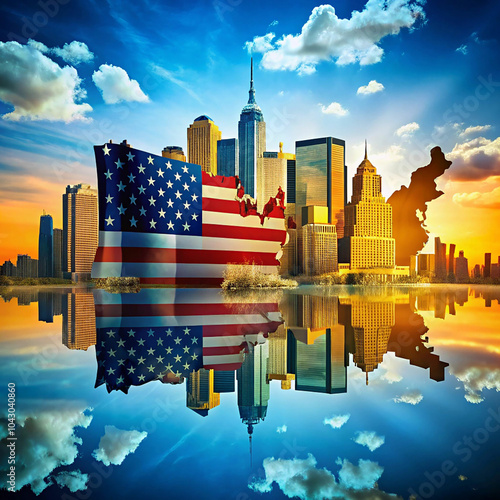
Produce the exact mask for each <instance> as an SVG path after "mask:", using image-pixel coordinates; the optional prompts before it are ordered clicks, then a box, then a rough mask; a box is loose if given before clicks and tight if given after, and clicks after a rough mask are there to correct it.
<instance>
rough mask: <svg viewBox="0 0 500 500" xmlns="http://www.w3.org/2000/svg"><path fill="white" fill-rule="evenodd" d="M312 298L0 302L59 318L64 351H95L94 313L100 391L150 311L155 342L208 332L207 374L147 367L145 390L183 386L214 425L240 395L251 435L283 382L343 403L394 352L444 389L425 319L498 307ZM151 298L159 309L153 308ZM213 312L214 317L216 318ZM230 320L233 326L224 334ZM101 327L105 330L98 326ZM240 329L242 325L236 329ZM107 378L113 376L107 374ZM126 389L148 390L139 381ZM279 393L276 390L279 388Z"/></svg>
mask: <svg viewBox="0 0 500 500" xmlns="http://www.w3.org/2000/svg"><path fill="white" fill-rule="evenodd" d="M309 290H310V291H306V292H305V293H300V292H303V290H299V293H297V291H291V292H286V293H284V294H283V296H282V299H281V300H280V301H279V307H278V301H277V299H276V295H275V296H274V297H273V298H272V299H269V300H267V301H266V300H265V299H263V298H262V296H259V297H258V300H254V299H253V298H252V295H250V296H248V297H246V298H245V299H243V300H238V301H235V303H231V299H230V298H229V299H228V298H227V297H226V298H224V297H223V296H222V295H220V292H219V291H218V290H203V291H196V293H201V295H199V296H198V297H193V296H192V292H193V291H189V290H184V291H175V290H166V289H157V290H148V291H146V294H145V295H147V296H148V298H149V300H147V301H146V303H142V304H141V300H138V298H139V297H140V296H141V295H140V294H108V293H106V292H103V291H95V292H94V293H95V294H97V295H96V297H100V299H98V300H97V301H96V305H95V306H94V295H93V294H92V293H91V292H90V293H89V291H88V290H85V289H82V288H74V289H71V290H68V289H66V290H63V291H61V292H56V293H53V292H52V291H48V290H38V291H37V290H15V291H12V292H10V294H4V295H3V298H4V300H10V299H11V298H13V297H17V299H18V304H19V305H28V304H30V303H31V302H38V313H39V314H38V317H39V320H40V321H45V322H52V321H53V316H57V315H62V342H63V344H64V345H66V346H67V347H68V348H70V349H87V348H88V347H89V346H90V345H93V344H95V342H96V337H95V335H96V328H95V316H96V312H97V319H98V328H97V341H98V344H99V349H98V351H97V357H98V362H99V363H100V365H105V368H106V371H104V370H101V371H100V372H99V376H98V379H100V380H98V383H97V385H99V383H106V385H107V386H108V390H116V389H120V388H121V387H119V375H118V374H117V376H116V377H114V378H113V375H114V374H113V372H112V370H113V368H112V365H111V364H109V363H110V362H113V361H114V359H113V358H114V357H115V356H113V355H111V356H109V355H108V356H107V358H108V359H105V358H103V357H102V354H101V353H102V352H103V351H104V352H109V350H110V349H113V347H110V346H109V345H107V344H106V338H104V337H109V335H106V332H108V331H109V329H110V328H114V326H113V325H115V326H116V325H118V324H119V325H122V324H123V325H124V328H127V330H126V331H125V333H126V335H124V336H123V337H120V338H123V339H124V341H125V339H126V337H127V338H128V337H129V335H128V333H127V332H128V330H129V328H128V326H127V324H130V322H132V323H133V322H134V321H136V320H141V318H142V320H141V321H140V323H141V324H144V326H146V324H145V323H144V321H145V320H146V318H147V317H148V314H151V310H150V311H149V313H148V314H145V313H144V312H143V308H144V307H145V306H146V307H149V308H152V310H155V311H156V313H155V315H156V316H155V321H156V323H154V325H153V327H154V328H153V329H154V331H155V339H156V341H157V340H158V339H161V338H162V336H165V337H166V336H167V327H168V324H169V322H170V323H172V322H173V323H175V324H176V326H177V327H179V328H180V327H182V326H183V324H185V323H186V321H185V320H186V317H188V316H189V317H190V318H191V320H196V321H197V322H198V324H199V325H201V330H200V331H201V335H200V336H199V339H200V341H201V343H202V348H201V350H199V351H198V352H199V354H201V356H202V358H203V361H202V364H199V365H197V366H196V368H197V369H196V370H194V371H193V370H192V369H191V368H192V367H193V368H194V365H192V366H188V367H186V368H185V369H182V370H181V371H179V370H177V372H175V371H170V370H169V366H168V365H166V366H165V367H160V368H162V370H159V371H158V373H156V366H155V367H154V369H153V370H152V371H150V367H151V366H152V365H151V364H147V365H146V366H145V367H144V368H145V369H146V370H147V371H150V373H151V376H150V377H148V378H147V380H143V381H142V383H145V382H148V381H151V380H158V379H159V380H161V381H162V382H164V383H183V382H184V379H186V406H187V407H189V408H191V409H192V410H193V411H195V412H197V413H198V414H200V415H207V414H208V413H209V411H210V410H211V409H213V408H215V407H216V406H218V405H220V402H221V400H220V394H221V393H236V395H237V402H238V409H239V413H240V418H241V420H242V422H243V423H244V424H245V425H246V427H247V430H248V433H249V434H250V435H252V433H253V431H254V428H255V426H256V425H257V424H258V423H259V422H260V421H261V420H264V419H265V418H266V415H267V414H268V411H269V410H268V407H269V405H271V406H272V397H271V396H272V394H271V390H270V385H271V381H272V380H277V381H279V386H280V387H281V388H282V389H283V390H290V389H294V390H297V391H307V392H322V393H325V394H335V393H345V392H346V391H347V367H348V366H349V363H350V359H351V355H352V361H353V363H354V365H355V366H356V367H357V368H358V369H360V370H361V371H362V372H364V373H366V376H367V377H368V376H369V374H370V373H372V372H375V371H376V370H378V369H379V368H380V366H381V364H383V362H384V356H385V354H386V353H387V352H393V353H394V354H395V356H396V357H399V358H402V359H406V360H408V361H409V364H411V365H414V366H418V367H420V368H422V369H425V370H429V378H430V379H433V380H435V381H442V380H444V378H445V368H446V367H447V366H448V363H447V362H445V361H443V360H441V359H440V358H439V356H438V355H436V354H435V353H434V352H433V347H432V346H429V345H428V342H429V338H428V336H426V334H427V332H428V328H427V327H426V325H425V323H424V319H423V317H422V316H421V315H420V314H419V312H433V313H434V317H435V318H441V319H444V318H446V315H447V314H449V315H456V314H457V311H458V308H459V307H460V306H463V305H464V304H465V303H466V302H467V301H468V299H469V296H474V297H475V298H483V299H484V301H485V303H484V305H485V307H489V306H491V302H492V301H493V300H496V301H499V299H500V293H499V292H497V291H496V290H492V289H486V288H485V289H481V288H480V287H478V288H474V289H473V288H468V287H463V288H453V289H451V288H449V289H447V288H442V289H427V288H410V289H405V290H404V291H400V290H399V289H396V288H395V289H392V290H376V291H374V294H373V295H363V294H349V293H348V292H351V293H352V289H339V290H340V293H339V294H337V295H335V294H334V293H332V292H327V293H325V290H324V289H323V290H320V291H318V289H314V288H311V289H309ZM190 294H191V295H190ZM151 297H156V299H155V300H154V301H151ZM186 297H191V298H190V299H186ZM200 297H202V299H203V300H200ZM179 298H180V299H181V300H180V301H179ZM142 302H144V301H142ZM151 302H153V303H151ZM256 302H257V303H256ZM104 306H112V309H107V312H106V314H104V316H103V311H104V310H105V307H104ZM207 308H208V309H207ZM197 309H199V310H197ZM210 309H214V311H215V313H212V314H210V313H209V312H208V311H209V310H210ZM110 311H111V312H110ZM278 311H279V312H281V315H282V317H283V323H282V324H280V323H279V322H278V321H276V314H278ZM216 313H219V314H216ZM224 315H225V317H226V320H227V321H226V322H225V323H224V321H223V322H222V324H221V316H224ZM103 317H104V323H106V324H103V325H99V321H102V320H103ZM183 318H184V319H183ZM207 321H208V323H211V324H207ZM110 322H111V323H110ZM127 322H128V323H127ZM236 322H239V323H238V324H236V325H235V323H236ZM173 323H172V324H173ZM266 325H267V326H266ZM99 326H101V327H102V328H106V332H104V333H103V332H101V333H100V329H99ZM108 327H109V328H108ZM102 328H101V329H102ZM161 328H163V333H162V331H161ZM184 328H185V326H184V327H183V328H181V330H182V329H184ZM180 336H181V334H180V333H179V334H178V335H177V334H176V336H173V342H174V343H175V339H176V338H178V337H180ZM217 339H219V341H220V340H221V339H222V340H223V341H222V343H220V344H219V345H216V343H217ZM112 340H115V339H112ZM139 341H140V339H134V338H132V339H131V345H130V346H129V345H128V344H127V346H126V347H127V348H128V350H127V354H126V356H127V358H126V360H125V361H124V365H125V366H126V369H127V370H129V369H130V368H131V367H133V366H134V365H133V363H132V361H133V358H134V356H133V355H129V354H128V351H130V349H132V350H133V351H132V352H133V354H136V352H137V356H139V353H141V349H142V346H141V345H140V342H139ZM214 342H215V344H214ZM144 347H145V348H144V351H142V354H140V356H143V357H144V358H146V355H147V354H144V353H147V351H148V349H151V347H149V348H148V349H146V347H147V344H146V345H145V346H144ZM221 349H222V350H224V354H221V352H222V351H221ZM134 351H136V352H134ZM155 354H156V353H155ZM221 355H223V356H229V358H227V359H226V361H230V362H229V363H227V364H226V365H225V368H226V369H223V368H224V365H220V364H218V363H217V360H218V359H219V358H218V356H221ZM137 356H136V358H137ZM158 356H160V358H161V356H162V355H161V353H160V354H156V358H157V357H158ZM117 361H118V360H117ZM161 361H163V360H162V359H160V361H159V362H158V363H159V364H161ZM109 368H111V372H109V373H108V370H109ZM235 380H237V381H238V383H237V384H235ZM128 383H129V385H141V384H139V383H134V381H133V380H129V382H128ZM273 386H275V387H278V384H277V383H276V384H273ZM122 390H123V389H122ZM127 390H128V387H127ZM124 392H126V390H125V391H124Z"/></svg>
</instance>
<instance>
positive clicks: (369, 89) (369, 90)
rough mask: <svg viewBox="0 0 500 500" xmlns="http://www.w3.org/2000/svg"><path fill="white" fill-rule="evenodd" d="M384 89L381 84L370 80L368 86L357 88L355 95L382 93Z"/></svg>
mask: <svg viewBox="0 0 500 500" xmlns="http://www.w3.org/2000/svg"><path fill="white" fill-rule="evenodd" d="M384 89H385V87H384V86H383V85H382V84H381V83H379V82H377V80H370V83H368V85H363V86H361V87H359V89H358V91H357V94H364V95H367V94H375V93H376V92H382V90H384Z"/></svg>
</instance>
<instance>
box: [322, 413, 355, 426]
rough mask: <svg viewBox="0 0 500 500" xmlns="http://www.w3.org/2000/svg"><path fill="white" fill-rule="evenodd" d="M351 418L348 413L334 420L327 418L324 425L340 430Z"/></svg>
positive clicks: (337, 416) (336, 416)
mask: <svg viewBox="0 0 500 500" xmlns="http://www.w3.org/2000/svg"><path fill="white" fill-rule="evenodd" d="M350 418H351V414H350V413H346V414H345V415H334V416H333V417H332V418H326V417H325V419H324V420H323V424H324V425H329V426H331V427H332V429H340V428H341V427H342V426H343V425H344V424H345V423H346V422H347V421H348V420H349V419H350Z"/></svg>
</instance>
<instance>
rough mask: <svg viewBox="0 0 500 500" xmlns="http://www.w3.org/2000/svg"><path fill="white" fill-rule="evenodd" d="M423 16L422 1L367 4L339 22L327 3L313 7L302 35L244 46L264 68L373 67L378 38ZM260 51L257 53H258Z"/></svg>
mask: <svg viewBox="0 0 500 500" xmlns="http://www.w3.org/2000/svg"><path fill="white" fill-rule="evenodd" d="M424 18H425V14H424V11H423V8H422V2H421V1H420V0H387V1H383V0H368V1H367V2H366V5H365V7H364V9H363V10H362V11H361V12H358V11H353V12H352V14H351V17H350V18H349V19H342V18H339V17H338V16H337V14H336V12H335V9H334V7H332V6H331V5H320V6H319V7H315V8H314V9H313V11H312V13H311V15H310V17H309V20H308V21H307V22H306V23H305V24H304V26H302V30H301V33H300V34H297V35H291V34H290V35H283V36H282V37H281V38H279V39H277V40H274V33H272V34H268V35H265V36H269V35H273V37H272V38H268V40H267V43H264V44H263V43H262V42H263V39H264V38H265V36H264V37H263V36H257V37H255V38H254V39H253V41H252V42H247V43H246V46H247V48H249V47H251V48H252V50H253V51H254V52H257V51H258V52H261V53H263V57H262V66H263V67H264V68H266V69H269V70H290V71H298V72H301V73H302V74H304V68H307V70H306V73H313V72H314V71H315V70H316V66H317V64H318V63H319V62H321V61H330V60H334V61H335V62H336V64H338V65H346V64H354V63H359V64H360V65H367V64H374V63H378V62H380V61H381V60H382V56H383V54H384V51H383V49H382V48H381V47H380V46H379V45H378V44H379V43H380V41H381V40H382V38H384V37H386V36H388V35H397V34H398V33H399V32H400V30H401V29H402V28H415V26H416V22H417V20H418V19H424ZM257 49H258V50H257Z"/></svg>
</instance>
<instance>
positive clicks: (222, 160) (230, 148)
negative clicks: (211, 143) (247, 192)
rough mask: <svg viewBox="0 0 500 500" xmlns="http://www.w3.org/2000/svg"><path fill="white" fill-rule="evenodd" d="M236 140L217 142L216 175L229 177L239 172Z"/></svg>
mask: <svg viewBox="0 0 500 500" xmlns="http://www.w3.org/2000/svg"><path fill="white" fill-rule="evenodd" d="M238 165H239V150H238V139H221V140H220V141H217V175H224V176H226V177H230V176H232V175H238V172H239V168H238Z"/></svg>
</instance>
